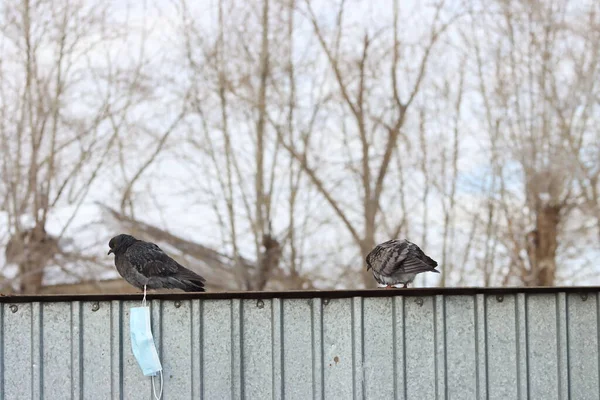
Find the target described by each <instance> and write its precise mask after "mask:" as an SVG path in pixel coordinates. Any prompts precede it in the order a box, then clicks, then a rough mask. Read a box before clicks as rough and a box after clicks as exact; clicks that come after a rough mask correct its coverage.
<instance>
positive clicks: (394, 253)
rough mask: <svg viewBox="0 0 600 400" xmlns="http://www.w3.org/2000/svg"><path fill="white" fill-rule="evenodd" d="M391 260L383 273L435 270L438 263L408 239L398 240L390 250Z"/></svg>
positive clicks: (416, 272)
mask: <svg viewBox="0 0 600 400" xmlns="http://www.w3.org/2000/svg"><path fill="white" fill-rule="evenodd" d="M388 254H389V260H388V262H387V263H386V265H385V266H384V268H383V269H382V273H383V274H386V275H393V274H395V273H402V274H413V273H414V274H418V273H421V272H426V271H434V272H437V271H435V270H434V268H435V267H436V266H437V263H436V262H435V261H434V260H432V259H431V258H429V257H428V256H426V255H425V253H423V251H422V250H421V249H420V248H419V246H417V245H416V244H414V243H411V242H409V241H408V240H403V241H396V242H395V243H393V248H391V249H389V250H388Z"/></svg>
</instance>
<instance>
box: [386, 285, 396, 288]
mask: <svg viewBox="0 0 600 400" xmlns="http://www.w3.org/2000/svg"><path fill="white" fill-rule="evenodd" d="M384 289H396V287H395V286H392V285H387V286H386V287H384Z"/></svg>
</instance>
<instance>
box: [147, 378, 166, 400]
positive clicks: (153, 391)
mask: <svg viewBox="0 0 600 400" xmlns="http://www.w3.org/2000/svg"><path fill="white" fill-rule="evenodd" d="M150 379H151V380H152V394H153V395H154V398H155V399H156V400H160V399H161V398H162V392H163V373H162V371H160V391H159V392H158V396H157V395H156V387H154V376H151V377H150Z"/></svg>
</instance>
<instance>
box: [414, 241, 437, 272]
mask: <svg viewBox="0 0 600 400" xmlns="http://www.w3.org/2000/svg"><path fill="white" fill-rule="evenodd" d="M408 249H409V254H410V255H412V256H414V257H416V258H418V259H419V260H421V261H422V262H424V263H425V264H427V265H429V266H430V267H432V268H435V267H437V265H438V263H437V262H436V261H435V260H434V259H432V258H431V257H429V256H428V255H427V254H425V253H424V252H423V250H421V248H420V247H419V246H417V245H416V244H414V243H410V242H408Z"/></svg>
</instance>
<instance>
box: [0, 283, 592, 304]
mask: <svg viewBox="0 0 600 400" xmlns="http://www.w3.org/2000/svg"><path fill="white" fill-rule="evenodd" d="M593 292H600V286H552V287H446V288H439V287H434V288H407V289H360V290H286V291H243V292H207V293H189V292H188V293H186V292H172V293H151V292H149V293H148V295H147V299H148V300H153V299H156V300H172V301H175V300H194V299H199V300H223V299H275V298H279V299H311V298H323V299H336V298H349V297H392V296H437V295H443V296H459V295H466V296H473V295H477V294H483V295H508V294H516V293H525V294H543V293H548V294H552V293H553V294H556V293H593ZM140 297H141V293H139V294H136V293H116V294H110V293H102V294H50V295H49V294H45V295H18V294H17V295H15V294H10V295H3V294H0V303H31V302H71V301H112V300H121V301H127V300H130V301H136V300H139V299H140Z"/></svg>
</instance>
